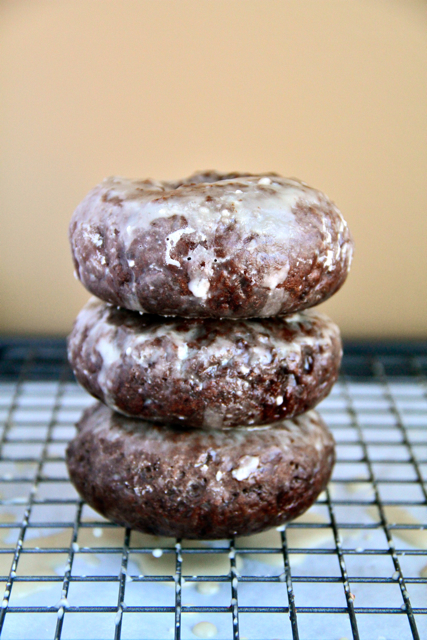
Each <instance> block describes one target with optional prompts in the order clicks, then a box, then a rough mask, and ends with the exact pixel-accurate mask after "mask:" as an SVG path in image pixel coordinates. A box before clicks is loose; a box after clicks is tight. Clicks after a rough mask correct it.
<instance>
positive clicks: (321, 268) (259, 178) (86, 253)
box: [70, 172, 353, 317]
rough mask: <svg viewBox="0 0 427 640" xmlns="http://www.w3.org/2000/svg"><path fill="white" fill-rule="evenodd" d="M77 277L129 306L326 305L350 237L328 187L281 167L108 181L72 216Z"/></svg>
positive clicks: (235, 312)
mask: <svg viewBox="0 0 427 640" xmlns="http://www.w3.org/2000/svg"><path fill="white" fill-rule="evenodd" d="M70 241H71V245H72V251H73V257H74V262H75V268H76V274H77V276H78V277H79V278H80V280H81V281H82V282H83V284H84V285H85V286H86V287H87V288H88V289H89V291H91V292H92V293H94V294H95V295H97V296H98V297H100V298H101V299H104V300H105V301H107V302H111V303H113V304H117V305H119V306H122V307H125V308H128V309H133V310H140V311H146V312H149V313H157V314H160V315H181V316H189V317H194V316H200V317H227V316H228V317H266V316H273V315H281V314H285V313H290V312H292V311H296V310H298V309H302V308H307V307H310V306H313V305H315V304H318V303H319V302H321V301H322V300H324V299H326V298H327V297H329V296H330V295H332V293H334V292H335V291H336V290H337V289H338V288H339V287H340V286H341V285H342V283H343V282H344V280H345V277H346V275H347V272H348V269H349V266H350V261H351V255H352V246H353V245H352V240H351V236H350V234H349V231H348V228H347V225H346V223H345V221H344V219H343V217H342V215H341V213H340V212H339V210H338V209H337V207H336V206H335V205H334V204H333V203H332V202H331V201H330V200H329V199H328V198H327V197H326V196H325V195H324V194H323V193H321V192H320V191H317V190H316V189H313V188H311V187H309V186H308V185H306V184H305V183H303V182H299V181H298V180H293V179H286V178H282V177H280V176H278V175H275V174H266V175H245V174H217V173H215V172H205V173H199V174H195V175H194V176H191V177H190V178H188V179H186V180H182V181H179V182H155V181H151V180H127V179H124V178H107V179H106V180H104V181H103V182H102V183H101V184H100V185H98V186H97V187H95V189H93V190H92V191H91V192H90V193H89V194H88V196H87V197H86V198H85V199H84V200H83V202H82V203H81V204H80V205H79V206H78V207H77V209H76V211H75V213H74V215H73V218H72V220H71V224H70Z"/></svg>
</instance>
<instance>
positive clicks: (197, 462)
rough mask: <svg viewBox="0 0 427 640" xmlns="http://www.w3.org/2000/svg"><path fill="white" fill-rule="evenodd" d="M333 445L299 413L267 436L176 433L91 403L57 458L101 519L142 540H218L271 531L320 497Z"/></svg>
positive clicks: (317, 423)
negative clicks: (145, 535) (63, 453)
mask: <svg viewBox="0 0 427 640" xmlns="http://www.w3.org/2000/svg"><path fill="white" fill-rule="evenodd" d="M333 463H334V442H333V438H332V436H331V434H330V433H329V431H328V430H327V429H326V427H325V425H324V423H323V422H322V421H321V419H320V417H319V416H318V414H316V413H315V412H309V413H307V414H306V415H305V416H302V417H299V418H295V419H293V420H288V421H283V422H281V423H276V424H275V425H274V426H273V427H271V428H261V429H247V428H242V429H236V430H232V431H230V432H223V431H216V432H204V431H181V432H180V431H177V430H171V429H169V428H167V427H166V426H164V425H163V426H161V427H159V426H156V425H149V424H148V423H144V422H142V421H135V420H130V419H129V418H125V417H123V416H120V415H119V414H116V413H113V412H111V411H110V410H109V409H108V408H107V407H105V406H104V405H101V404H100V403H99V404H97V405H96V406H95V407H94V408H91V409H89V410H87V411H86V412H85V414H84V416H83V418H82V420H81V421H80V423H79V425H78V433H77V435H76V437H75V438H74V439H73V440H72V441H71V443H70V444H69V446H68V449H67V465H68V469H69V473H70V477H71V480H72V482H73V484H74V485H75V487H76V489H77V491H78V492H79V494H80V495H81V496H82V498H84V500H86V501H87V503H88V504H89V505H90V506H91V507H93V508H94V509H95V510H96V511H98V512H99V513H101V514H102V515H103V516H105V517H106V518H108V519H110V520H112V521H113V522H116V523H118V524H120V525H122V526H128V527H131V528H133V529H136V530H138V531H142V532H145V533H150V534H155V535H163V536H172V537H179V538H181V537H182V538H196V539H219V538H229V537H232V536H235V535H236V536H240V535H250V534H252V533H258V532H260V531H263V530H265V529H268V528H271V527H274V526H279V525H281V524H283V523H285V522H287V521H288V520H290V519H292V518H296V517H297V516H298V515H300V514H301V513H303V512H304V511H305V510H306V509H308V508H309V507H310V506H311V505H312V503H313V502H314V501H315V499H316V498H317V496H318V495H319V493H320V492H321V491H322V490H323V489H324V488H325V486H326V484H327V482H328V480H329V478H330V475H331V471H332V467H333Z"/></svg>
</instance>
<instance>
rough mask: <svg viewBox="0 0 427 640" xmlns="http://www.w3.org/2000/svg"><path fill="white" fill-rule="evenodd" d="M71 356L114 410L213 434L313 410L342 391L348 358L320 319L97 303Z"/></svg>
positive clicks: (86, 314) (84, 316)
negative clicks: (167, 314)
mask: <svg viewBox="0 0 427 640" xmlns="http://www.w3.org/2000/svg"><path fill="white" fill-rule="evenodd" d="M68 355H69V360H70V363H71V366H72V368H73V370H74V373H75V375H76V378H77V380H78V381H79V383H80V384H81V385H82V386H83V387H84V388H85V389H87V391H89V393H91V394H92V395H93V396H94V397H96V398H98V399H99V400H102V401H103V402H104V403H106V404H107V405H108V406H110V407H111V408H112V409H115V410H117V411H119V412H121V413H123V414H125V415H129V416H134V417H138V418H143V419H145V420H150V421H155V422H165V423H171V424H179V425H181V426H185V427H190V428H205V429H211V428H227V427H235V426H239V425H242V424H245V425H258V424H268V423H269V422H273V421H277V420H281V419H283V418H285V417H292V416H295V415H299V414H301V413H304V412H305V411H307V410H309V409H312V408H313V407H314V406H315V405H316V404H318V403H319V402H320V401H321V400H322V399H323V398H324V397H326V395H327V394H328V393H329V392H330V390H331V388H332V385H333V384H334V383H335V381H336V379H337V377H338V372H339V366H340V362H341V355H342V350H341V339H340V334H339V329H338V327H337V326H336V325H335V324H334V323H333V322H332V321H331V320H330V319H329V318H327V317H326V316H325V315H324V314H321V313H319V312H317V311H312V310H309V311H305V312H301V313H300V314H295V315H293V316H290V317H286V318H268V319H263V320H216V319H212V320H209V319H202V320H200V319H178V318H176V319H172V318H161V317H158V316H145V315H143V316H141V315H140V314H139V313H136V312H130V311H126V310H123V309H116V308H113V307H110V306H108V305H107V304H105V303H102V302H100V301H97V300H91V301H90V302H89V303H88V304H87V305H86V306H85V307H84V308H83V310H82V311H81V313H80V314H79V316H78V318H77V320H76V323H75V325H74V329H73V331H72V333H71V335H70V337H69V341H68Z"/></svg>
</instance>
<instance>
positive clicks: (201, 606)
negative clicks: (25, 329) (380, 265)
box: [0, 340, 427, 640]
mask: <svg viewBox="0 0 427 640" xmlns="http://www.w3.org/2000/svg"><path fill="white" fill-rule="evenodd" d="M92 402H93V400H92V399H91V398H89V397H88V396H87V394H86V393H85V392H84V391H82V390H81V389H80V388H79V387H78V386H77V385H76V384H75V382H74V380H73V377H72V373H71V371H70V369H69V367H68V365H67V362H66V358H65V345H64V343H63V341H60V340H44V341H43V340H40V341H31V340H16V341H13V340H5V341H3V342H1V341H0V574H1V575H0V583H1V584H0V589H3V599H2V605H1V609H0V634H1V637H2V638H16V639H18V638H25V639H26V640H30V639H31V638H34V639H35V638H37V639H38V638H40V639H42V638H43V639H44V638H55V639H56V638H58V639H59V638H62V639H70V640H71V639H72V638H73V639H79V638H94V639H95V638H102V639H104V638H105V639H107V638H114V639H116V640H118V639H119V638H122V639H131V638H134V639H136V638H138V639H140V640H142V639H146V640H149V639H150V640H151V639H154V638H157V639H158V640H163V639H166V638H176V639H177V640H179V639H181V638H182V639H183V640H187V639H190V638H196V637H205V638H210V637H215V638H224V639H230V640H231V639H233V640H238V639H239V638H241V639H242V640H243V639H244V638H248V639H253V640H255V639H258V640H260V639H262V640H267V639H276V638H283V639H285V638H286V639H291V638H292V639H293V640H296V639H298V638H301V640H303V639H304V640H310V639H315V640H322V639H325V640H326V639H332V638H336V639H337V640H339V639H343V638H347V639H348V640H350V638H353V639H354V640H356V639H358V638H361V639H363V640H365V639H366V640H371V639H375V640H376V639H377V638H378V639H380V638H383V639H385V638H386V639H387V640H390V639H392V638H399V640H404V639H406V638H408V639H411V638H414V639H422V638H427V482H426V481H427V349H426V345H418V346H417V345H415V346H414V347H410V346H409V347H408V345H406V346H405V345H403V347H402V348H400V349H399V348H398V347H396V348H394V349H391V350H390V349H384V348H383V349H381V348H377V349H375V348H374V347H372V345H371V346H369V345H365V346H363V345H359V346H357V347H351V346H350V347H349V350H348V353H347V354H346V357H345V359H344V363H343V368H342V375H341V377H340V380H339V382H338V383H337V385H336V386H335V388H334V390H333V392H332V394H331V395H330V396H329V398H328V399H327V400H325V401H324V402H323V403H322V405H321V406H320V411H321V413H322V415H323V417H324V418H325V420H326V422H327V424H328V425H329V427H330V428H331V430H332V432H333V433H334V436H335V439H336V442H337V463H336V467H335V470H334V475H333V480H332V482H331V483H330V485H329V488H328V490H327V491H326V492H325V493H324V494H322V495H321V496H320V497H319V500H318V501H317V503H316V505H315V506H314V507H313V508H312V509H311V510H310V511H309V513H308V514H307V515H306V516H305V517H304V518H302V519H300V520H296V521H295V522H292V523H290V524H288V525H287V526H286V528H283V530H280V531H279V530H278V531H274V532H272V533H271V534H269V536H268V537H260V538H257V537H255V538H253V537H252V538H238V539H236V540H229V541H212V543H210V544H197V543H195V542H193V541H184V540H183V541H181V540H167V539H157V540H156V539H154V538H151V537H150V536H145V537H144V536H141V534H136V533H135V532H132V531H130V530H125V529H123V528H120V527H118V526H116V525H113V524H112V523H109V522H108V521H106V520H104V519H102V518H101V517H100V516H98V515H97V514H95V512H93V511H92V510H91V509H90V508H89V507H88V506H87V505H85V504H84V502H83V501H82V500H81V499H80V498H79V496H78V495H77V494H76V493H75V491H74V489H73V487H72V486H71V484H70V483H69V480H68V476H67V472H66V467H65V464H64V453H65V447H66V445H67V442H68V440H69V439H70V438H71V437H72V436H73V433H74V427H73V425H74V424H75V422H76V421H77V420H78V418H79V416H80V414H81V412H82V410H83V409H84V408H85V407H86V406H88V405H89V404H91V403H92ZM311 514H312V515H311ZM257 540H258V542H257ZM273 560H274V562H273ZM156 563H158V564H156ZM153 567H154V568H153Z"/></svg>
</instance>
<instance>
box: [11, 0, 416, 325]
mask: <svg viewBox="0 0 427 640" xmlns="http://www.w3.org/2000/svg"><path fill="white" fill-rule="evenodd" d="M426 7H427V3H426V2H424V1H422V0H420V1H416V0H384V1H379V0H369V1H368V0H366V1H363V0H358V1H356V0H354V1H353V0H215V2H208V1H207V0H157V1H156V0H104V1H103V2H99V1H96V0H55V1H54V0H49V1H41V0H28V1H22V0H9V1H8V0H3V1H2V2H1V3H0V66H1V70H0V85H1V91H2V98H1V101H0V122H1V125H0V127H1V133H0V162H1V171H0V190H1V194H0V211H1V212H0V225H1V251H0V268H1V280H0V284H1V310H0V331H3V332H18V333H49V332H53V333H57V334H62V333H65V332H67V331H69V329H70V327H71V323H72V321H73V318H74V316H75V315H76V313H77V312H78V310H79V308H80V307H81V306H82V305H83V303H84V302H85V300H86V299H87V297H88V294H87V293H86V292H85V290H84V289H83V287H82V286H81V285H80V284H78V283H77V282H76V281H75V280H74V278H73V275H72V271H73V269H72V264H71V259H70V256H69V250H68V243H67V225H68V221H69V218H70V216H71V213H72V211H73V209H74V208H75V206H76V205H77V204H78V202H79V201H80V200H81V199H82V198H83V197H84V195H85V194H86V192H87V191H88V190H89V189H90V188H91V187H92V186H94V185H95V184H96V183H97V182H99V181H100V180H101V179H102V178H103V177H104V176H107V175H111V174H119V175H124V176H128V177H148V176H150V177H153V178H159V179H163V178H165V179H166V178H174V177H182V176H185V175H186V174H189V173H191V172H193V171H194V170H196V169H201V168H218V169H220V170H224V171H228V170H248V171H252V172H257V171H263V170H273V171H278V172H280V173H282V174H284V175H290V176H297V177H299V178H301V179H303V180H305V181H306V182H308V183H309V184H312V185H313V186H315V187H318V188H320V189H323V190H324V191H326V193H327V194H328V195H329V196H330V197H332V198H333V199H334V200H335V202H336V203H337V204H338V206H339V207H340V208H341V210H342V211H343V212H344V214H345V216H346V218H347V219H348V221H349V223H350V226H351V229H352V231H353V234H354V236H355V239H356V243H357V251H356V255H355V261H354V266H353V270H352V273H351V276H350V278H349V280H348V281H347V284H346V286H345V287H344V289H343V290H342V291H341V292H340V293H339V294H337V295H336V296H335V297H334V299H333V300H332V301H330V302H328V303H327V304H326V305H325V310H326V311H327V312H329V313H330V314H331V315H332V316H333V318H334V319H336V321H337V322H339V323H340V325H341V327H342V329H343V333H344V334H345V335H346V336H418V337H421V336H424V337H425V336H426V334H427V331H426V327H427V295H426V294H427V290H426V289H427V287H426V267H427V260H426V254H427V251H426V245H427V180H426V176H427V139H426V138H427V136H426V132H427V46H426V45H427V12H426Z"/></svg>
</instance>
